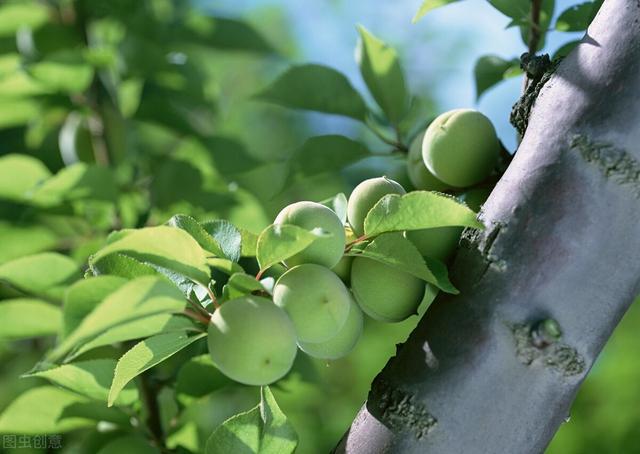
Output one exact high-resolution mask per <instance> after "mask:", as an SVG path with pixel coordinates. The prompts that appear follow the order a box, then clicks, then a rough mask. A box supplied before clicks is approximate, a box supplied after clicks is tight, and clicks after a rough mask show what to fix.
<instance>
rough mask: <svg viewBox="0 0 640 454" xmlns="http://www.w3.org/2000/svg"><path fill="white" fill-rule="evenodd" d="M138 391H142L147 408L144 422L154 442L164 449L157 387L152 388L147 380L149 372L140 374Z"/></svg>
mask: <svg viewBox="0 0 640 454" xmlns="http://www.w3.org/2000/svg"><path fill="white" fill-rule="evenodd" d="M139 383H140V391H141V392H142V401H143V403H144V405H145V408H146V410H147V419H146V421H145V424H146V425H147V428H148V429H149V432H150V434H151V437H152V438H153V442H154V444H155V445H156V446H157V447H158V448H159V449H160V450H162V451H164V448H165V446H164V433H163V430H162V421H161V420H160V406H159V405H158V399H157V389H154V387H153V386H152V384H151V383H150V381H149V372H148V371H147V372H145V373H143V374H141V375H140V380H139Z"/></svg>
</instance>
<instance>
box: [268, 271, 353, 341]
mask: <svg viewBox="0 0 640 454" xmlns="http://www.w3.org/2000/svg"><path fill="white" fill-rule="evenodd" d="M273 301H274V302H275V303H276V305H278V306H280V307H281V308H282V309H284V310H285V312H286V313H287V314H289V317H290V318H291V321H292V322H293V325H294V326H295V330H296V335H297V337H298V341H299V342H325V341H328V340H329V339H331V338H332V337H333V336H335V335H336V334H337V333H338V331H339V330H340V328H342V325H344V323H345V321H346V320H347V316H348V315H349V303H350V301H351V294H350V293H349V289H347V287H346V286H345V285H344V283H343V282H342V281H341V280H340V278H339V277H338V276H337V275H336V274H335V273H334V272H333V271H331V270H330V269H328V268H325V267H323V266H320V265H315V264H312V263H308V264H304V265H298V266H295V267H293V268H291V269H290V270H289V271H287V272H286V273H284V274H283V275H282V276H281V277H280V279H278V281H277V282H276V285H275V286H274V288H273Z"/></svg>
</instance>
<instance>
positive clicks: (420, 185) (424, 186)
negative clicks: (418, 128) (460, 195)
mask: <svg viewBox="0 0 640 454" xmlns="http://www.w3.org/2000/svg"><path fill="white" fill-rule="evenodd" d="M424 134H425V132H424V131H423V132H422V133H420V134H418V136H417V137H416V138H415V139H413V142H411V146H410V147H409V154H408V155H407V173H408V174H409V180H411V184H412V185H413V187H414V188H416V189H421V190H424V191H440V192H442V191H446V190H447V189H450V187H449V186H447V185H446V184H444V183H443V182H442V181H440V180H438V179H437V178H436V177H435V176H434V175H433V174H432V173H431V172H429V169H427V166H426V165H425V164H424V160H423V159H422V140H423V139H424Z"/></svg>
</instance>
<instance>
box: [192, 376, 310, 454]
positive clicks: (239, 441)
mask: <svg viewBox="0 0 640 454" xmlns="http://www.w3.org/2000/svg"><path fill="white" fill-rule="evenodd" d="M297 445H298V436H297V434H296V432H295V430H294V429H293V427H292V426H291V424H290V423H289V422H288V421H287V418H286V416H285V415H284V413H282V410H280V407H278V404H277V402H276V400H275V398H274V397H273V394H272V393H271V390H270V389H269V387H268V386H263V387H262V388H261V390H260V404H259V405H257V406H256V407H255V408H253V409H251V410H249V411H247V412H244V413H240V414H238V415H235V416H233V417H231V418H229V419H227V420H226V421H225V422H224V423H223V424H222V425H221V426H219V427H218V428H217V429H216V430H214V432H213V433H212V434H211V436H210V437H209V439H208V440H207V444H206V446H205V451H204V452H205V453H206V454H223V453H224V454H226V453H229V452H233V453H258V452H259V453H261V454H291V453H293V452H294V451H295V449H296V447H297Z"/></svg>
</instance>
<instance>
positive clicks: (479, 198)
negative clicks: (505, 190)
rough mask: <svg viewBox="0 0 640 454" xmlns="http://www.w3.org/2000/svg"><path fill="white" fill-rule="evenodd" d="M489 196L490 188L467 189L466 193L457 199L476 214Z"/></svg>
mask: <svg viewBox="0 0 640 454" xmlns="http://www.w3.org/2000/svg"><path fill="white" fill-rule="evenodd" d="M489 194H491V188H489V187H479V188H474V189H469V190H468V191H467V192H464V193H462V194H461V195H460V196H459V199H460V200H462V201H463V202H464V203H466V204H467V206H468V207H469V208H471V209H472V210H473V211H475V212H478V211H480V208H482V205H483V204H484V202H485V201H486V200H487V199H488V198H489Z"/></svg>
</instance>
